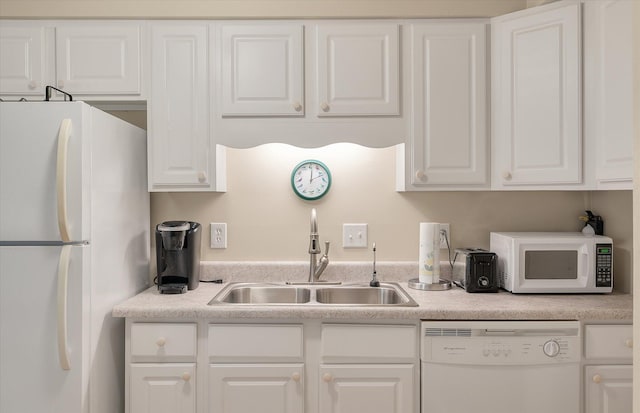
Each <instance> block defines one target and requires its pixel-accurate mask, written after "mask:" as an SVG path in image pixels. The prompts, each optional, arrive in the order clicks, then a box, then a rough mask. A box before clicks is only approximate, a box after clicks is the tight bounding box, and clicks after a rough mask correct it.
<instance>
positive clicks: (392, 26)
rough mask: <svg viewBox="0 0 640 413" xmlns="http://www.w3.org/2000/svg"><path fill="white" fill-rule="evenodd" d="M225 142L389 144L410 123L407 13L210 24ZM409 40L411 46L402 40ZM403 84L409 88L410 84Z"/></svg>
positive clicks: (218, 121)
mask: <svg viewBox="0 0 640 413" xmlns="http://www.w3.org/2000/svg"><path fill="white" fill-rule="evenodd" d="M210 27H211V31H212V32H213V33H216V37H217V39H216V42H215V43H213V45H212V46H211V53H212V55H213V56H216V59H217V61H216V62H214V65H213V66H212V67H214V68H215V69H214V70H215V72H216V73H215V76H213V77H212V79H215V83H214V85H215V87H214V88H212V105H213V106H212V108H211V112H210V113H211V119H212V128H213V133H214V135H215V136H216V141H217V142H218V143H219V144H221V145H225V146H229V147H233V148H248V147H253V146H257V145H261V144H264V143H273V142H278V143H287V144H291V145H295V146H299V147H320V146H325V145H329V144H332V143H338V142H350V143H356V144H361V145H365V146H369V147H388V146H391V145H395V144H398V143H402V142H404V139H405V137H406V136H407V133H408V132H407V130H408V119H409V118H408V109H407V108H408V107H409V102H408V100H407V96H408V95H409V94H408V93H407V92H406V91H407V90H409V83H408V82H401V81H400V79H401V77H406V76H408V75H409V71H408V70H406V67H404V66H403V65H402V64H401V62H400V59H401V56H402V54H401V53H400V47H401V42H400V39H401V35H400V34H401V27H402V24H401V23H400V22H398V21H393V22H392V21H386V20H385V21H382V20H377V21H372V20H352V21H344V20H343V21H339V20H320V21H311V20H308V21H301V20H298V21H286V20H283V21H279V20H274V21H223V22H216V23H211V26H210ZM403 47H404V45H403ZM403 88H404V90H401V89H403Z"/></svg>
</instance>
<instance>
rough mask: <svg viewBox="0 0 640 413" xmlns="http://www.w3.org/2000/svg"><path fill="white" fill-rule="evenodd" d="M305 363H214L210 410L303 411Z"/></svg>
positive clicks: (231, 412)
mask: <svg viewBox="0 0 640 413" xmlns="http://www.w3.org/2000/svg"><path fill="white" fill-rule="evenodd" d="M303 410H304V368H303V365H302V364H212V365H211V366H210V368H209V410H208V412H209V413H247V412H261V413H302V412H303Z"/></svg>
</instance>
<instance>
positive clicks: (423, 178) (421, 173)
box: [416, 169, 427, 182]
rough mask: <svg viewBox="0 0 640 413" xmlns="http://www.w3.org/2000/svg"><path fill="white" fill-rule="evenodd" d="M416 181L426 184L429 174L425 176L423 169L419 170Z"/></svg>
mask: <svg viewBox="0 0 640 413" xmlns="http://www.w3.org/2000/svg"><path fill="white" fill-rule="evenodd" d="M416 179H417V180H418V181H422V182H426V181H427V174H425V173H424V171H423V170H422V169H418V170H417V171H416Z"/></svg>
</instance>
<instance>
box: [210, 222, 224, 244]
mask: <svg viewBox="0 0 640 413" xmlns="http://www.w3.org/2000/svg"><path fill="white" fill-rule="evenodd" d="M211 248H213V249H225V248H227V223H226V222H212V223H211Z"/></svg>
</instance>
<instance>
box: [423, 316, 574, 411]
mask: <svg viewBox="0 0 640 413" xmlns="http://www.w3.org/2000/svg"><path fill="white" fill-rule="evenodd" d="M421 326H422V329H421V332H422V344H421V378H422V380H421V386H422V413H470V412H474V413H540V412H544V413H578V412H579V409H580V351H581V350H580V324H579V322H578V321H451V322H447V321H425V322H422V325H421Z"/></svg>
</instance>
